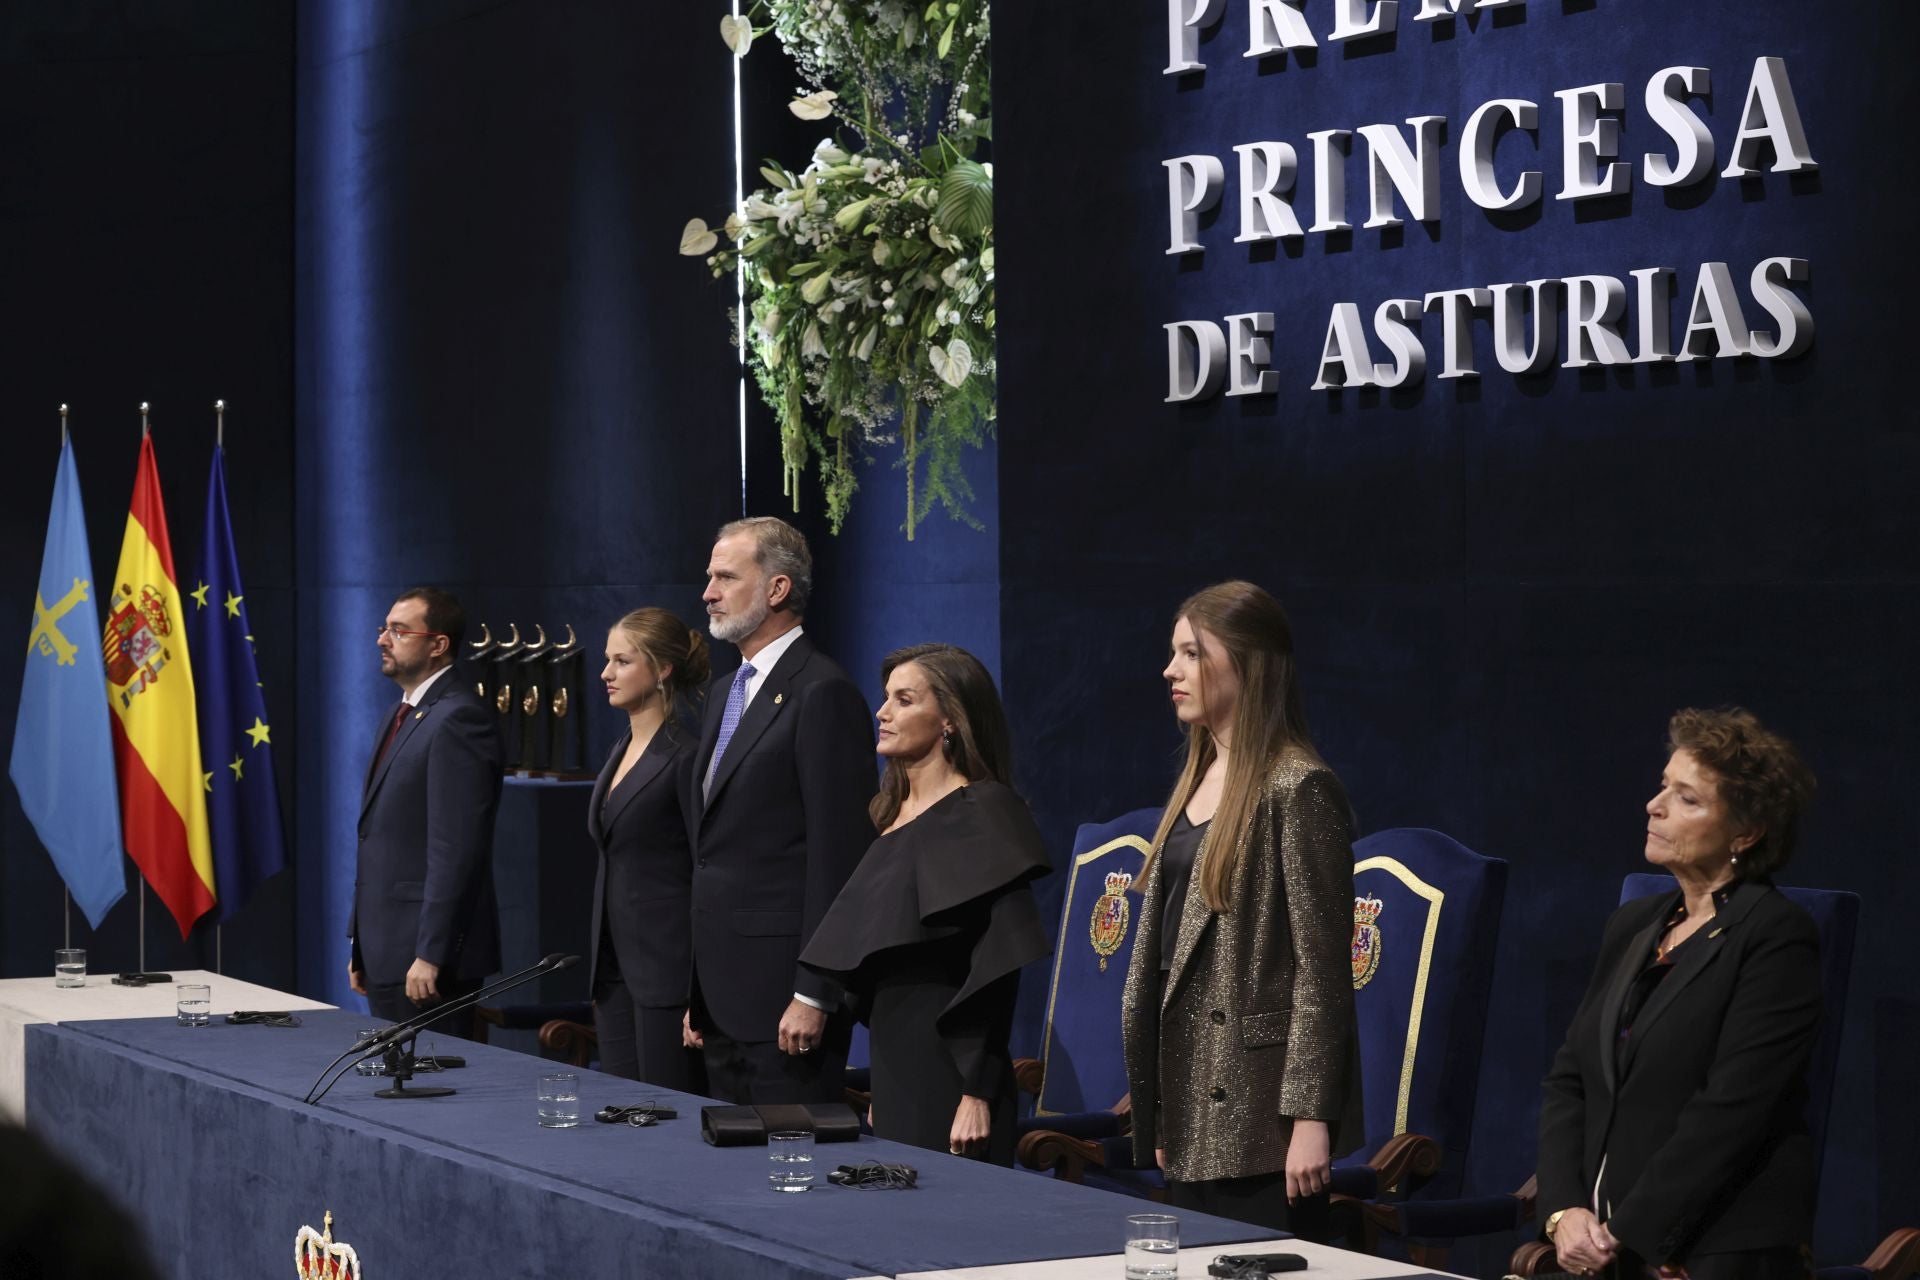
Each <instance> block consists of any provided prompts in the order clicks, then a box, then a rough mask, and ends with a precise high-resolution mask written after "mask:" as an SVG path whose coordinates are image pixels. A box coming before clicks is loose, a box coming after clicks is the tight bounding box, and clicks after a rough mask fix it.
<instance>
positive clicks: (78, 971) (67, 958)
mask: <svg viewBox="0 0 1920 1280" xmlns="http://www.w3.org/2000/svg"><path fill="white" fill-rule="evenodd" d="M53 985H54V986H56V987H84V986H86V985H87V953H86V952H84V951H82V950H81V949H80V948H78V947H61V948H59V949H58V950H56V951H55V952H54V953H53Z"/></svg>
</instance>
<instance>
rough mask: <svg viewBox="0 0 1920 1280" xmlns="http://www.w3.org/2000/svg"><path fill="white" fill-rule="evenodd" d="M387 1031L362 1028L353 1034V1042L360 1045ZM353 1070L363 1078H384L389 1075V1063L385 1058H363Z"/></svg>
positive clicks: (381, 1028) (354, 1065)
mask: <svg viewBox="0 0 1920 1280" xmlns="http://www.w3.org/2000/svg"><path fill="white" fill-rule="evenodd" d="M385 1030H386V1028H385V1027H362V1028H360V1030H358V1031H356V1032H354V1033H353V1042H354V1043H355V1044H359V1043H360V1042H361V1041H363V1040H366V1039H369V1038H370V1037H373V1036H377V1035H379V1034H380V1033H381V1032H382V1031H385ZM353 1069H354V1070H355V1071H357V1072H359V1073H360V1074H361V1075H363V1076H383V1075H385V1074H387V1062H386V1059H385V1058H384V1057H373V1058H362V1059H361V1060H360V1061H358V1062H356V1063H354V1064H353Z"/></svg>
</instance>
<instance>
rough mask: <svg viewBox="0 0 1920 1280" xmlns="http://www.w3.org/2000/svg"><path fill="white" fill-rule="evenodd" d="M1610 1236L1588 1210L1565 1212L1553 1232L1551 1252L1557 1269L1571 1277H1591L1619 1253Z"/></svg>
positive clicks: (1615, 1242) (1616, 1242) (1611, 1234)
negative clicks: (1557, 1262) (1569, 1274)
mask: <svg viewBox="0 0 1920 1280" xmlns="http://www.w3.org/2000/svg"><path fill="white" fill-rule="evenodd" d="M1619 1249H1620V1245H1619V1242H1618V1241H1616V1240H1615V1239H1614V1238H1613V1233H1612V1232H1610V1231H1608V1230H1607V1229H1606V1228H1605V1227H1604V1226H1602V1225H1601V1224H1600V1219H1598V1218H1596V1217H1594V1216H1593V1212H1592V1211H1591V1210H1588V1209H1569V1210H1567V1211H1566V1212H1565V1213H1563V1214H1561V1215H1560V1225H1559V1226H1557V1227H1555V1228H1554V1229H1553V1252H1554V1254H1555V1255H1556V1257H1557V1259H1558V1261H1559V1264H1560V1269H1561V1270H1562V1271H1570V1272H1572V1273H1573V1274H1574V1275H1581V1276H1585V1275H1592V1274H1594V1273H1595V1272H1597V1271H1600V1270H1602V1269H1603V1268H1605V1267H1606V1266H1607V1265H1608V1264H1609V1263H1611V1262H1612V1261H1613V1259H1614V1255H1615V1254H1617V1253H1618V1252H1619Z"/></svg>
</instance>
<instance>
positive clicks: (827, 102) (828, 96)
mask: <svg viewBox="0 0 1920 1280" xmlns="http://www.w3.org/2000/svg"><path fill="white" fill-rule="evenodd" d="M839 96H840V95H839V94H837V93H835V92H834V91H833V90H831V89H820V90H816V91H815V92H813V93H808V94H802V95H801V96H800V97H798V98H795V99H794V100H793V101H792V102H789V103H788V104H787V110H789V111H791V112H793V114H794V115H796V116H799V117H800V118H801V119H802V120H825V119H826V118H827V117H828V116H830V115H832V114H833V102H834V99H836V98H838V97H839Z"/></svg>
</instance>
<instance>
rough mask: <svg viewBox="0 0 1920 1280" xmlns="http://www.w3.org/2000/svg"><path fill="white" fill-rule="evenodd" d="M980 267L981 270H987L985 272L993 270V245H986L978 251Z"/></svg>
mask: <svg viewBox="0 0 1920 1280" xmlns="http://www.w3.org/2000/svg"><path fill="white" fill-rule="evenodd" d="M980 269H981V270H982V271H987V272H991V271H992V270H993V246H992V245H988V246H987V247H986V248H984V249H982V250H981V251H980Z"/></svg>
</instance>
